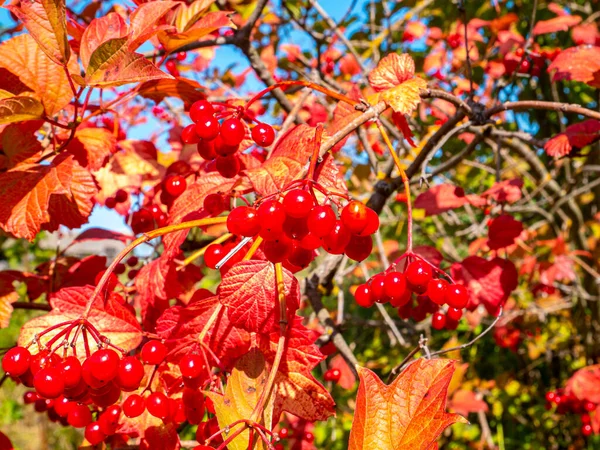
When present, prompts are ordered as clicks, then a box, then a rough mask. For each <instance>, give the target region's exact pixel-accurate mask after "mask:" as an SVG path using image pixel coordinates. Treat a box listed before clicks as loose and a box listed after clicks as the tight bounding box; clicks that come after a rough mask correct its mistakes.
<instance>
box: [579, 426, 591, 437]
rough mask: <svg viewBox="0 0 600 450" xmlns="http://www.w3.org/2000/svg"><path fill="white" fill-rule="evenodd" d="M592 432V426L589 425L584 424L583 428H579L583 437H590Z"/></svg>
mask: <svg viewBox="0 0 600 450" xmlns="http://www.w3.org/2000/svg"><path fill="white" fill-rule="evenodd" d="M593 432H594V429H593V428H592V425H590V424H589V423H586V424H585V425H584V426H582V427H581V434H583V435H584V436H586V437H587V436H591V434H592V433H593Z"/></svg>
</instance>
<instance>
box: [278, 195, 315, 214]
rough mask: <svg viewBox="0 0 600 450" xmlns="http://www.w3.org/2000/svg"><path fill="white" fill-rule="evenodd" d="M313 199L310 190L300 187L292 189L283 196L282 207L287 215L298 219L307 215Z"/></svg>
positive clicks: (312, 204) (313, 202)
mask: <svg viewBox="0 0 600 450" xmlns="http://www.w3.org/2000/svg"><path fill="white" fill-rule="evenodd" d="M314 204H315V201H314V199H313V197H312V195H311V194H310V192H308V191H305V190H302V189H292V190H291V191H289V192H288V193H287V194H285V197H283V207H284V209H285V213H286V214H287V215H288V216H289V217H293V218H295V219H300V218H303V217H306V216H308V214H309V213H310V211H311V209H312V208H313V206H314Z"/></svg>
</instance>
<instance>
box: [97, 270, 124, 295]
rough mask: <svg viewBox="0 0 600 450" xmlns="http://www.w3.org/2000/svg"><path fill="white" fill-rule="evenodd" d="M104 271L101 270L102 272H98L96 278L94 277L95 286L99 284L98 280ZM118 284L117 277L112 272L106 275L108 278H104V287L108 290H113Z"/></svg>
mask: <svg viewBox="0 0 600 450" xmlns="http://www.w3.org/2000/svg"><path fill="white" fill-rule="evenodd" d="M105 273H106V270H103V271H102V272H98V274H97V275H96V278H94V283H95V284H96V286H97V285H98V284H100V280H101V279H102V277H103V276H104V274H105ZM118 284H119V279H118V278H117V276H116V275H115V274H114V273H113V272H111V273H110V275H108V279H107V280H106V283H105V284H104V289H105V290H107V291H109V292H110V291H113V290H114V289H115V288H116V287H117V285H118Z"/></svg>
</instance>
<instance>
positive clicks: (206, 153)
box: [196, 139, 217, 161]
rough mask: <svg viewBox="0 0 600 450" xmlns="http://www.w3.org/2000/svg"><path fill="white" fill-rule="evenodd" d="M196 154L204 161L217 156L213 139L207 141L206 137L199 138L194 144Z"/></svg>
mask: <svg viewBox="0 0 600 450" xmlns="http://www.w3.org/2000/svg"><path fill="white" fill-rule="evenodd" d="M196 149H197V150H198V154H199V155H200V156H201V157H202V158H203V159H205V160H206V161H212V160H213V159H215V158H216V157H217V150H216V149H215V144H214V141H207V140H206V139H200V141H199V142H198V144H197V145H196Z"/></svg>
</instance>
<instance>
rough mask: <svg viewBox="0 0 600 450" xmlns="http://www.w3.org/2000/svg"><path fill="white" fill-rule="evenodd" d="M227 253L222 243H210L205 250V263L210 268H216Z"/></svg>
mask: <svg viewBox="0 0 600 450" xmlns="http://www.w3.org/2000/svg"><path fill="white" fill-rule="evenodd" d="M226 254H227V253H226V252H225V251H224V249H223V246H222V245H221V244H210V245H209V246H208V247H206V251H205V252H204V264H206V267H208V268H209V269H216V266H217V264H218V263H219V261H221V260H222V259H223V257H224V256H225V255H226Z"/></svg>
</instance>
